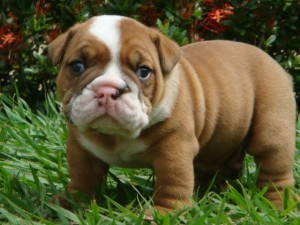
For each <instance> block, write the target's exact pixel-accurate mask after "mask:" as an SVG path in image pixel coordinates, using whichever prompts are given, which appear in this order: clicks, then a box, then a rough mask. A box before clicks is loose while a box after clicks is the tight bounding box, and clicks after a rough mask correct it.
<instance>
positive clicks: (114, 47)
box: [89, 16, 124, 65]
mask: <svg viewBox="0 0 300 225" xmlns="http://www.w3.org/2000/svg"><path fill="white" fill-rule="evenodd" d="M122 19H124V17H122V16H97V17H95V18H94V21H93V23H92V24H91V26H90V29H89V32H90V33H91V34H93V35H94V36H95V37H96V38H97V39H98V40H99V41H101V42H103V43H104V44H105V45H106V46H107V47H108V49H109V50H110V53H111V57H112V61H111V64H113V65H119V62H118V58H119V57H118V56H119V53H120V47H121V46H120V45H121V42H120V35H121V34H120V29H119V24H120V20H122Z"/></svg>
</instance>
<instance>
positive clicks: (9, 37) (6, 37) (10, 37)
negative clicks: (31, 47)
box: [0, 32, 17, 46]
mask: <svg viewBox="0 0 300 225" xmlns="http://www.w3.org/2000/svg"><path fill="white" fill-rule="evenodd" d="M0 39H1V41H3V42H2V45H3V46H4V45H6V44H11V43H13V42H14V41H15V40H16V39H17V38H16V37H15V35H14V33H13V32H10V33H8V34H3V35H2V37H1V38H0Z"/></svg>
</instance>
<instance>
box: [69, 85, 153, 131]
mask: <svg viewBox="0 0 300 225" xmlns="http://www.w3.org/2000/svg"><path fill="white" fill-rule="evenodd" d="M68 108H69V110H68V111H69V119H70V120H71V121H72V123H73V124H75V125H76V126H77V127H79V128H81V129H86V128H89V129H92V130H94V131H96V132H99V133H104V134H109V135H121V136H125V137H136V136H138V135H139V133H140V132H141V130H142V129H143V128H144V127H146V126H147V125H148V123H149V118H148V115H147V111H148V110H147V107H146V105H145V104H144V102H143V101H141V98H139V97H138V93H135V92H134V91H132V90H131V89H130V88H129V87H128V86H125V87H124V86H123V87H122V88H116V87H114V86H112V85H107V84H106V85H100V86H98V87H97V88H94V87H92V86H90V85H88V86H87V87H86V88H84V89H83V90H82V93H80V94H79V95H77V96H73V97H72V99H71V101H70V103H69V105H68Z"/></svg>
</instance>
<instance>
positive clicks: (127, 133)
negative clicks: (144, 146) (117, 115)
mask: <svg viewBox="0 0 300 225" xmlns="http://www.w3.org/2000/svg"><path fill="white" fill-rule="evenodd" d="M142 128H143V127H140V128H137V129H133V128H129V127H124V126H123V125H122V124H120V123H119V122H118V121H116V120H115V119H113V118H111V117H109V116H103V117H100V118H98V119H96V120H95V121H93V122H91V123H89V124H88V126H87V127H83V126H81V127H79V129H81V130H83V131H84V130H86V129H89V131H93V132H97V133H102V134H107V135H113V136H121V137H123V138H128V139H133V138H136V137H138V136H139V134H140V133H141V130H142ZM131 129H132V130H131Z"/></svg>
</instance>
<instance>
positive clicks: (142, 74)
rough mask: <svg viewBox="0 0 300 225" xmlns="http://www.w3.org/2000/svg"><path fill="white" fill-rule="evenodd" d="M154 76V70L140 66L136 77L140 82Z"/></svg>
mask: <svg viewBox="0 0 300 225" xmlns="http://www.w3.org/2000/svg"><path fill="white" fill-rule="evenodd" d="M151 74H152V70H151V69H150V68H148V67H147V66H140V67H139V68H138V69H137V70H136V75H137V76H138V78H139V79H140V80H147V79H149V77H150V76H151Z"/></svg>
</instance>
